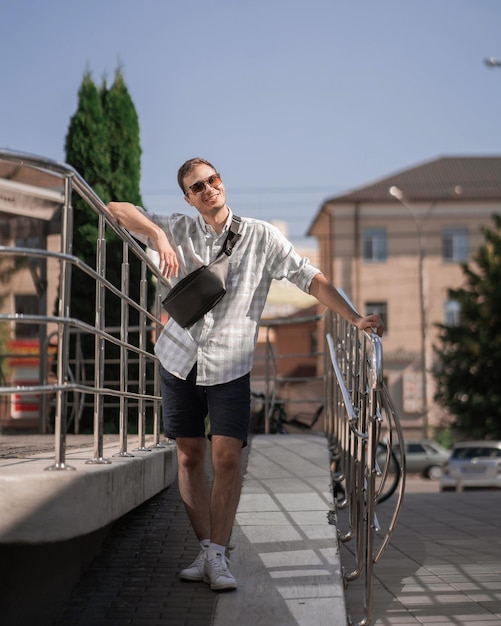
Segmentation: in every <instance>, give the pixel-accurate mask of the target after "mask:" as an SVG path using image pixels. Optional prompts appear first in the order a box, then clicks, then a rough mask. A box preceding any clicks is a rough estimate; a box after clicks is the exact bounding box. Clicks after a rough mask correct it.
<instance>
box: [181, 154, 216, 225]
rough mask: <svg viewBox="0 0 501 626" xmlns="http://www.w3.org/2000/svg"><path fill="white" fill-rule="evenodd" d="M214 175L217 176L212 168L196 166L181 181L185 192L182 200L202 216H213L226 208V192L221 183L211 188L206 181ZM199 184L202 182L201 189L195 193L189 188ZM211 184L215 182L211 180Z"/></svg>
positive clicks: (202, 165) (203, 165)
mask: <svg viewBox="0 0 501 626" xmlns="http://www.w3.org/2000/svg"><path fill="white" fill-rule="evenodd" d="M214 175H217V172H215V171H214V169H213V168H212V167H210V166H209V165H205V164H201V165H196V166H195V168H194V169H193V171H192V172H191V173H190V174H188V176H185V178H184V181H183V182H184V188H185V190H186V195H185V197H184V199H185V200H186V202H187V203H188V204H190V205H191V206H193V207H195V209H197V210H198V211H199V212H200V214H201V215H202V216H204V215H206V216H213V215H215V214H216V213H217V212H218V211H220V210H221V209H222V208H224V207H225V206H226V190H225V188H224V185H223V183H222V182H221V183H219V184H216V186H214V187H213V186H212V185H211V184H210V183H209V181H208V179H209V178H210V177H211V176H214ZM199 182H204V185H203V189H202V191H200V192H199V193H196V192H195V191H194V190H192V189H190V187H191V186H192V185H194V184H195V183H199ZM212 183H213V184H215V183H217V180H216V181H214V180H212Z"/></svg>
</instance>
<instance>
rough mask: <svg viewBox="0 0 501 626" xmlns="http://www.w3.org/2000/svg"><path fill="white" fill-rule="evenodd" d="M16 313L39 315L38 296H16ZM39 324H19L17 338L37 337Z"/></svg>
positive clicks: (17, 325)
mask: <svg viewBox="0 0 501 626" xmlns="http://www.w3.org/2000/svg"><path fill="white" fill-rule="evenodd" d="M15 307H16V313H18V314H20V315H38V314H39V312H40V311H39V301H38V298H37V296H31V295H16V296H15ZM38 327H39V324H34V323H33V322H18V323H17V324H16V331H15V333H16V338H17V339H21V338H23V337H36V336H37V335H38Z"/></svg>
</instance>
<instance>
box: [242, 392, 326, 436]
mask: <svg viewBox="0 0 501 626" xmlns="http://www.w3.org/2000/svg"><path fill="white" fill-rule="evenodd" d="M265 406H266V400H265V395H264V393H257V392H254V391H252V392H251V425H250V432H251V433H253V434H262V433H264V432H266V418H265ZM323 410H324V405H323V404H321V405H319V406H318V407H317V409H316V410H315V411H314V412H313V413H307V412H299V413H296V414H295V415H293V417H291V418H289V417H288V416H287V412H286V410H285V402H283V401H282V400H279V399H277V398H273V401H272V402H271V404H270V408H269V411H268V420H269V432H270V434H280V435H288V434H289V433H290V430H289V429H290V428H296V429H299V430H300V431H302V432H306V431H311V430H312V429H313V427H314V426H315V424H316V423H317V422H318V420H319V418H320V416H321V415H322V412H323Z"/></svg>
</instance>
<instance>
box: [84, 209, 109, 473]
mask: <svg viewBox="0 0 501 626" xmlns="http://www.w3.org/2000/svg"><path fill="white" fill-rule="evenodd" d="M96 272H97V274H98V276H99V279H98V280H97V282H96V330H97V331H101V332H102V331H103V330H104V327H105V320H106V317H105V314H106V311H105V290H104V284H103V282H102V279H104V278H105V276H106V238H105V219H104V216H103V215H100V216H99V234H98V239H97V249H96ZM104 347H105V342H104V338H103V337H102V335H101V334H100V332H98V333H96V338H95V357H94V388H95V393H94V458H93V459H89V460H88V461H86V462H87V463H88V464H103V463H104V464H107V463H111V461H110V460H108V459H105V458H103V426H104V424H103V394H102V392H101V389H102V388H103V385H104Z"/></svg>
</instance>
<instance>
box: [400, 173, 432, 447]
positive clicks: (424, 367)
mask: <svg viewBox="0 0 501 626" xmlns="http://www.w3.org/2000/svg"><path fill="white" fill-rule="evenodd" d="M388 192H389V193H390V195H391V196H393V197H394V198H395V199H396V200H398V201H399V202H400V204H401V205H402V206H403V207H405V208H406V209H407V211H408V212H409V214H410V215H411V217H412V219H413V220H414V225H415V226H416V233H417V243H418V282H419V316H420V319H419V321H420V343H421V377H422V379H423V380H422V387H421V390H422V392H421V394H422V395H421V397H422V410H423V436H424V437H425V438H426V437H428V383H427V380H426V377H427V372H428V357H427V354H426V331H427V320H426V305H425V292H424V271H423V266H424V246H423V226H424V222H425V220H426V219H427V217H428V216H429V215H430V213H431V212H432V210H433V209H434V207H435V205H436V204H437V200H435V201H434V202H432V204H431V205H430V206H429V207H428V209H427V210H426V212H425V214H424V215H423V217H421V219H418V217H417V215H416V212H415V211H414V209H413V208H412V207H411V206H410V205H409V204H408V203H407V201H406V199H405V196H404V193H403V191H402V190H401V189H399V188H398V187H395V186H394V185H393V186H392V187H390V188H389V189H388Z"/></svg>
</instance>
